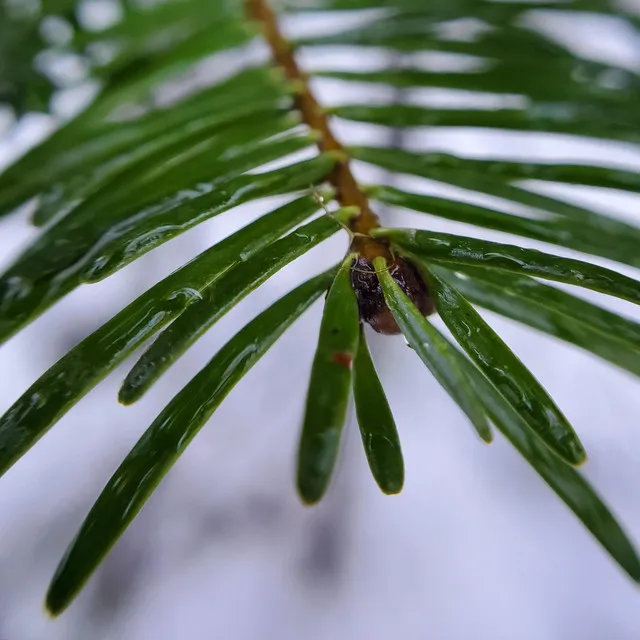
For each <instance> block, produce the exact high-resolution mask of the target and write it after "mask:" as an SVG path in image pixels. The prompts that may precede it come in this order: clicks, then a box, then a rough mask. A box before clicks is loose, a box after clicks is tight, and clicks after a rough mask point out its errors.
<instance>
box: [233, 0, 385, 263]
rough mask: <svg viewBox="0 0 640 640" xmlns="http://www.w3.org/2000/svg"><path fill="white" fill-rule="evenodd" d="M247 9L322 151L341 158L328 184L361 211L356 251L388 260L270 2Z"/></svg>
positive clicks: (248, 3) (248, 2) (260, 0)
mask: <svg viewBox="0 0 640 640" xmlns="http://www.w3.org/2000/svg"><path fill="white" fill-rule="evenodd" d="M245 9H246V12H247V15H248V16H249V17H250V18H251V19H253V20H255V21H256V22H257V23H258V24H259V25H260V27H261V29H262V33H263V36H264V38H265V40H266V41H267V44H268V45H269V47H270V49H271V53H272V56H273V59H274V61H275V62H276V64H277V65H278V66H279V67H281V68H282V70H283V71H284V73H285V75H286V77H287V79H288V80H290V81H291V82H293V83H294V84H295V86H296V88H297V92H296V98H295V101H296V107H297V109H298V110H299V111H300V112H301V114H302V118H303V120H304V122H305V123H306V124H307V125H308V126H309V127H311V128H312V129H314V130H315V131H317V132H318V134H319V138H318V142H317V144H318V148H319V149H320V151H333V152H336V153H337V155H338V157H339V158H340V160H339V161H338V163H337V164H336V167H335V169H334V170H333V171H332V173H331V174H330V175H329V177H328V181H329V182H330V183H331V185H332V186H333V187H334V188H335V190H336V200H337V201H338V202H339V203H340V205H341V206H343V207H352V206H355V207H358V209H359V212H360V213H359V214H358V215H357V216H355V217H353V218H352V219H351V220H350V221H349V228H350V229H351V231H352V232H353V233H354V234H355V235H354V239H353V245H352V249H353V250H355V251H357V252H358V253H360V254H362V255H364V256H365V257H366V258H368V259H369V260H373V259H374V258H375V257H377V256H383V257H385V258H388V257H389V249H388V246H387V244H386V242H385V241H383V240H380V239H375V238H371V237H370V236H369V233H370V232H371V231H372V230H373V229H376V228H377V227H379V226H380V221H379V219H378V216H377V215H376V214H375V213H374V212H373V211H372V210H371V207H370V206H369V200H368V198H367V196H366V195H365V193H364V192H363V191H362V189H361V188H360V186H359V185H358V183H357V182H356V180H355V178H354V176H353V173H352V172H351V167H350V166H349V157H348V153H347V151H346V149H345V148H344V147H343V146H342V144H341V143H340V141H339V140H338V139H337V138H336V137H335V135H334V134H333V131H332V130H331V126H330V124H329V118H328V117H327V114H326V112H325V111H324V109H323V108H322V107H321V105H320V104H319V103H318V101H317V100H316V98H315V96H314V95H313V93H312V91H311V89H310V87H309V77H308V76H307V74H306V73H305V72H304V71H303V70H302V69H300V67H299V66H298V62H297V60H296V58H295V55H294V52H293V49H292V48H291V45H290V44H289V42H288V41H287V40H286V39H285V37H284V36H283V34H282V32H281V31H280V27H279V24H278V18H277V16H276V14H275V13H274V11H273V9H272V8H271V6H270V5H269V3H268V0H245Z"/></svg>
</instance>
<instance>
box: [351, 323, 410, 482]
mask: <svg viewBox="0 0 640 640" xmlns="http://www.w3.org/2000/svg"><path fill="white" fill-rule="evenodd" d="M353 397H354V400H355V405H356V417H357V418H358V426H359V427H360V435H361V436H362V444H363V446H364V452H365V454H366V456H367V461H368V462H369V468H370V469H371V473H372V474H373V477H374V478H375V481H376V482H377V483H378V486H379V487H380V489H381V490H382V491H383V492H384V493H387V494H393V493H400V491H401V490H402V485H403V484H404V460H403V458H402V449H401V447H400V438H399V437H398V430H397V429H396V423H395V421H394V419H393V414H392V413H391V408H390V407H389V403H388V402H387V398H386V396H385V394H384V389H383V388H382V384H380V380H379V378H378V374H377V373H376V369H375V367H374V365H373V360H372V359H371V354H370V353H369V347H368V346H367V340H366V337H365V333H364V328H361V330H360V340H359V342H358V352H357V354H356V359H355V361H354V364H353Z"/></svg>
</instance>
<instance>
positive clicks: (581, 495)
mask: <svg viewBox="0 0 640 640" xmlns="http://www.w3.org/2000/svg"><path fill="white" fill-rule="evenodd" d="M461 362H462V365H463V366H464V367H465V370H466V373H467V375H468V377H469V379H470V380H472V382H473V384H474V386H475V387H476V389H477V392H478V394H479V395H480V396H481V397H482V398H483V401H484V403H485V407H486V410H487V412H488V414H489V416H490V417H491V420H492V421H493V423H494V424H495V426H496V427H497V428H498V429H499V430H500V431H501V432H502V433H503V434H504V435H505V436H506V437H507V439H508V440H509V441H510V442H511V444H512V445H513V446H514V447H515V448H516V449H517V450H518V452H519V453H520V454H521V455H522V456H523V457H524V459H525V460H526V461H527V462H528V463H529V464H530V465H531V466H532V467H533V469H535V471H536V472H537V473H538V474H539V475H540V476H541V477H542V479H543V480H544V481H545V482H546V483H547V484H548V485H549V486H550V487H551V488H552V489H553V490H554V491H555V493H556V494H557V495H558V497H559V498H560V499H561V500H562V501H563V502H564V503H565V504H566V505H567V506H568V507H569V509H571V511H573V513H575V515H576V516H577V517H578V518H579V520H580V521H581V522H582V523H583V524H584V525H585V527H586V528H587V529H588V530H589V531H590V532H591V533H592V534H593V536H594V537H595V538H596V540H598V541H599V542H600V544H601V545H602V546H603V547H604V548H605V549H606V550H607V552H608V553H609V554H610V555H611V557H612V558H613V559H614V560H615V561H616V562H617V563H618V564H619V565H620V567H621V568H622V569H623V571H625V573H627V575H628V576H629V577H630V578H631V579H632V580H634V581H635V582H640V559H639V558H638V553H637V551H636V549H635V548H634V546H633V544H632V542H631V541H630V540H629V537H628V536H627V534H626V533H625V531H624V530H623V529H622V527H621V526H620V524H618V522H617V520H616V518H615V516H614V515H613V514H612V513H611V511H610V510H609V509H608V508H607V506H606V504H605V503H604V502H603V501H602V499H601V498H600V496H598V494H597V493H596V492H595V491H594V490H593V488H592V487H591V486H590V485H589V483H588V482H587V481H586V480H585V479H584V478H583V477H582V475H581V474H580V473H579V472H578V471H576V470H575V469H573V468H572V467H570V466H568V465H566V464H565V463H564V462H563V461H562V460H560V458H558V457H557V456H556V455H554V454H553V453H551V451H549V449H548V448H547V447H546V446H545V445H544V444H542V442H541V441H540V439H539V438H536V437H535V436H534V435H532V434H531V431H530V430H529V429H528V428H527V425H526V423H525V422H524V420H523V418H522V416H521V415H519V414H518V412H517V411H515V410H514V409H513V407H512V406H511V405H510V404H509V403H508V402H507V401H506V400H505V399H504V397H503V396H502V395H501V394H500V393H499V392H498V391H497V390H496V389H495V387H494V386H493V385H492V384H491V383H490V382H489V381H488V380H487V379H486V378H485V377H484V376H483V375H482V374H481V373H480V371H478V369H476V367H474V366H473V364H472V363H471V362H469V361H468V360H467V359H466V358H464V357H463V356H462V355H461Z"/></svg>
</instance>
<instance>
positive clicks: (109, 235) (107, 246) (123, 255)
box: [0, 140, 335, 342]
mask: <svg viewBox="0 0 640 640" xmlns="http://www.w3.org/2000/svg"><path fill="white" fill-rule="evenodd" d="M306 144H308V140H307V142H306ZM276 155H277V154H276ZM334 164H335V158H334V157H333V156H332V155H327V154H324V155H321V156H319V157H317V158H313V159H311V160H305V161H303V162H299V163H296V164H294V165H290V166H287V167H284V168H282V169H276V170H274V171H270V172H268V173H262V174H255V175H243V176H239V177H237V178H232V179H231V180H228V181H227V182H224V183H222V184H218V185H216V188H214V189H212V190H209V188H208V187H207V186H206V185H201V186H200V187H199V188H197V189H193V190H186V189H184V190H181V191H180V192H179V193H178V194H176V197H175V198H174V199H173V200H170V201H169V202H168V203H167V202H165V204H163V205H161V206H160V207H159V208H158V209H155V210H154V209H153V208H150V209H146V210H145V211H143V212H138V213H137V214H135V215H133V216H131V217H129V218H127V219H125V220H114V219H113V217H112V218H109V219H108V221H105V222H104V223H103V224H102V225H100V224H99V223H98V222H97V221H96V223H95V224H87V225H84V226H83V227H82V229H81V231H78V232H77V233H73V232H72V230H70V231H69V232H68V233H67V232H66V231H64V230H63V228H61V229H60V230H59V231H56V232H55V233H54V232H53V231H52V233H51V234H47V235H46V236H43V237H42V238H41V239H40V240H39V241H37V242H36V244H35V245H34V247H33V248H32V249H30V250H27V252H25V253H24V254H23V256H22V257H21V258H19V259H18V260H17V261H16V263H14V265H13V266H12V267H10V268H9V269H8V270H7V271H6V272H5V274H4V275H3V276H2V277H1V278H0V342H2V341H3V340H6V339H7V338H8V337H9V336H11V335H12V334H13V333H15V332H16V331H17V330H19V329H21V328H22V327H23V326H25V325H26V324H27V323H28V322H30V321H31V320H33V319H34V318H35V317H37V316H38V315H39V314H40V313H42V312H43V311H44V310H46V309H47V308H48V307H50V306H51V305H52V304H53V303H54V302H56V301H57V300H59V299H60V298H62V297H63V296H64V295H66V294H67V293H68V292H70V291H72V290H73V289H74V288H75V287H77V286H78V285H79V284H81V283H83V282H86V281H92V282H93V281H96V280H98V279H100V278H102V277H106V276H107V275H109V274H111V273H113V271H114V270H116V269H119V268H120V267H122V266H124V265H125V264H127V263H129V262H131V261H132V260H134V259H135V258H136V257H139V256H141V255H143V254H144V253H146V252H147V251H149V250H151V249H152V248H154V247H156V246H158V245H159V244H161V243H163V242H166V241H167V240H170V239H171V238H173V237H175V236H176V235H178V234H180V233H182V232H183V231H186V230H188V229H190V228H191V227H193V226H195V225H197V224H199V223H200V222H204V221H205V220H208V219H209V218H211V217H213V216H215V215H218V214H220V213H222V212H224V211H227V210H229V209H231V208H233V207H235V206H237V205H239V204H241V203H243V202H248V201H250V200H253V199H257V198H262V197H266V196H271V195H276V194H284V193H290V192H293V191H297V190H300V189H308V188H309V186H310V185H313V184H317V183H318V182H320V181H321V180H322V179H323V178H324V177H325V176H326V175H327V174H328V173H329V171H330V170H331V168H332V167H333V166H334ZM63 222H64V221H63ZM69 224H71V223H69ZM54 246H55V249H56V250H55V251H53V250H52V247H54Z"/></svg>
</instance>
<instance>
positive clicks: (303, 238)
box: [118, 216, 340, 404]
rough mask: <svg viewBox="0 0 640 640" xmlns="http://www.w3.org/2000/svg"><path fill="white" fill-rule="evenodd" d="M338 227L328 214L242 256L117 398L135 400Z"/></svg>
mask: <svg viewBox="0 0 640 640" xmlns="http://www.w3.org/2000/svg"><path fill="white" fill-rule="evenodd" d="M339 229H340V226H339V225H338V223H337V222H336V221H335V220H333V218H331V217H329V216H323V217H321V218H318V219H317V220H314V221H313V222H309V223H308V224H306V225H304V226H302V227H299V228H298V229H296V230H295V231H292V232H291V233H290V234H288V235H286V236H284V238H281V239H280V240H277V241H276V242H274V243H273V244H271V245H269V246H266V247H265V248H264V249H261V250H260V251H258V252H256V253H254V254H253V255H251V256H250V257H248V258H247V259H246V260H244V261H243V260H240V261H239V264H237V265H236V266H235V267H234V268H232V269H231V270H230V271H228V272H227V273H226V274H224V275H223V276H222V277H221V278H218V279H217V280H214V281H213V282H211V283H210V284H209V285H207V286H206V287H205V288H204V289H203V290H202V292H201V295H200V299H199V300H197V301H196V302H194V304H193V305H191V306H190V307H189V308H188V309H185V311H184V313H182V315H181V316H180V317H179V318H178V319H177V320H175V321H174V322H173V323H172V324H171V325H170V326H169V327H167V328H166V329H165V330H164V331H163V332H162V334H161V335H160V336H159V337H158V338H157V339H156V341H155V342H154V343H153V344H152V345H151V346H150V347H149V348H148V349H147V350H146V351H145V352H144V354H143V355H142V356H141V357H140V359H139V360H138V362H136V364H135V365H134V366H133V368H132V369H131V371H130V372H129V374H128V375H127V377H126V379H125V381H124V382H123V383H122V387H121V389H120V393H119V395H118V398H119V400H120V402H123V403H124V404H130V403H132V402H135V401H136V400H138V399H139V398H140V396H142V394H143V393H145V391H147V390H148V389H149V387H150V386H151V385H152V384H153V383H154V382H155V381H156V380H157V379H158V378H159V377H160V376H161V375H162V374H163V373H164V372H165V371H166V370H167V369H168V368H169V367H170V366H171V365H172V364H173V363H174V362H175V361H176V360H177V359H178V358H179V357H180V356H181V355H182V354H183V353H184V352H185V351H186V350H187V349H188V348H189V347H190V346H191V345H192V344H193V343H194V342H195V341H196V340H198V338H200V337H201V336H202V335H203V334H204V333H205V332H206V331H207V330H208V329H210V328H211V327H212V326H213V325H214V324H215V323H216V322H217V321H218V320H219V319H220V318H221V317H222V316H223V315H224V314H225V313H227V311H229V310H230V309H232V308H233V307H234V306H235V305H236V304H237V303H238V302H240V300H242V299H243V298H244V297H245V296H246V295H248V294H249V293H251V291H253V290H254V289H256V288H257V287H259V286H260V285H261V284H262V283H263V282H265V281H266V280H268V279H269V278H270V277H271V276H272V275H274V274H275V273H277V272H278V271H279V270H280V269H282V268H283V267H284V266H286V265H287V264H289V263H290V262H292V261H293V260H295V259H296V258H298V257H300V256H301V255H303V254H304V253H306V252H307V251H309V249H312V248H313V247H315V246H316V245H317V244H319V243H320V242H322V241H323V240H326V239H327V238H329V237H330V236H332V235H333V234H334V233H336V232H337V231H338V230H339Z"/></svg>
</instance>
